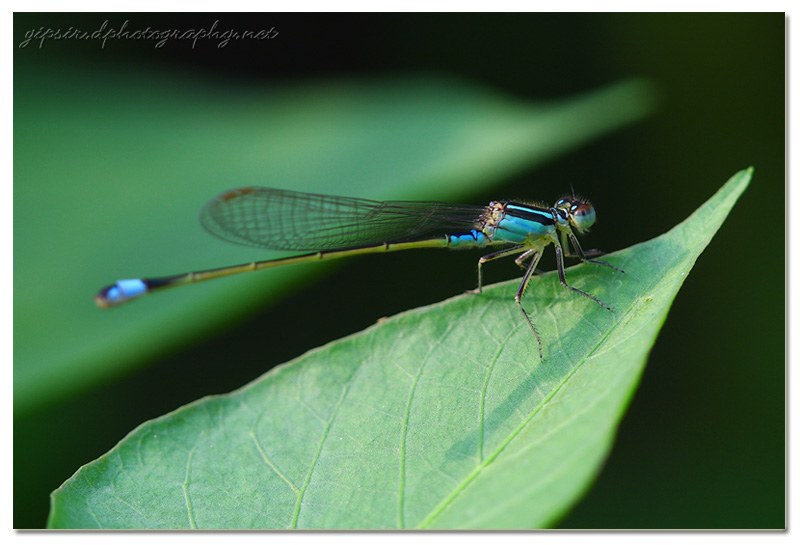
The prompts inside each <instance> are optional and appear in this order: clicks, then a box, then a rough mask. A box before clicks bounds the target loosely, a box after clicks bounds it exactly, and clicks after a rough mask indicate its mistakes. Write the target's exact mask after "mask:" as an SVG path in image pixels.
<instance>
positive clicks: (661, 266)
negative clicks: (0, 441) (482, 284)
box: [49, 169, 752, 529]
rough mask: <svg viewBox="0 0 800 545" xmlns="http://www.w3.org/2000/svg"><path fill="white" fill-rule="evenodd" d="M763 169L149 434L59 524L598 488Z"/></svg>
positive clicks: (476, 516)
mask: <svg viewBox="0 0 800 545" xmlns="http://www.w3.org/2000/svg"><path fill="white" fill-rule="evenodd" d="M751 176H752V169H749V170H745V171H742V172H739V173H738V174H736V175H735V176H734V177H733V178H731V180H730V181H729V182H728V183H727V184H726V185H725V186H724V187H723V188H722V189H721V190H720V191H719V192H718V193H717V194H716V195H715V196H714V197H713V198H712V199H711V200H709V201H708V202H707V203H706V204H704V205H703V206H702V207H701V208H700V209H698V210H697V211H696V212H695V213H694V214H693V215H692V216H691V217H690V218H688V219H687V220H686V221H684V222H683V223H681V224H680V225H678V226H677V227H675V228H674V229H672V230H671V231H670V232H668V233H666V234H665V235H662V236H660V237H658V238H656V239H654V240H651V241H649V242H646V243H643V244H639V245H637V246H634V247H632V248H629V249H627V250H624V251H621V252H618V253H615V254H611V255H609V256H607V257H606V259H607V261H608V262H610V263H613V264H614V265H615V266H617V267H620V268H622V269H624V270H625V271H626V273H625V274H622V273H619V272H616V271H614V270H612V269H609V268H607V267H598V266H595V265H592V264H582V265H579V266H576V267H573V268H571V269H569V270H568V271H567V278H568V280H569V281H570V283H571V284H572V285H574V286H576V287H580V288H582V289H586V290H588V291H590V292H591V293H593V294H594V295H597V296H598V297H600V298H601V299H602V300H603V301H605V302H607V303H609V304H611V305H612V306H613V307H614V311H613V312H609V311H607V310H605V309H603V308H601V307H600V306H599V305H597V304H595V303H594V302H592V301H590V300H588V299H586V298H584V297H580V296H578V295H577V294H575V293H572V292H570V291H568V290H565V289H563V288H562V287H561V286H560V285H559V283H558V279H557V277H556V276H555V275H554V274H552V273H549V274H545V275H542V276H540V277H537V278H535V279H534V280H533V281H532V282H531V284H530V286H529V288H528V295H527V297H526V298H525V300H524V301H525V303H526V305H527V307H528V309H529V310H530V311H531V312H532V316H533V318H534V320H535V322H536V324H537V326H538V328H539V331H540V333H541V336H542V339H543V341H544V346H545V348H544V361H540V360H539V357H538V352H537V345H536V342H535V341H534V338H533V336H532V335H531V332H530V330H529V329H528V326H527V324H526V323H525V322H524V319H523V317H522V315H521V313H520V312H519V310H518V309H517V308H516V305H515V303H514V302H513V294H514V291H515V290H516V287H517V286H516V283H513V282H512V283H504V284H498V285H495V286H492V287H490V288H489V289H487V290H486V291H485V293H484V294H483V295H480V296H477V295H462V296H459V297H455V298H453V299H450V300H447V301H444V302H442V303H440V304H437V305H432V306H430V307H425V308H420V309H416V310H413V311H409V312H406V313H403V314H401V315H398V316H395V317H393V318H389V319H386V320H384V321H382V322H381V323H379V324H377V325H375V326H374V327H371V328H369V329H367V330H366V331H363V332H361V333H358V334H356V335H353V336H351V337H348V338H345V339H341V340H339V341H336V342H333V343H331V344H329V345H327V346H324V347H321V348H319V349H316V350H313V351H311V352H309V353H307V354H306V355H304V356H302V357H300V358H298V359H297V360H295V361H292V362H290V363H287V364H284V365H283V366H281V367H279V368H277V369H275V370H273V371H271V372H269V373H267V374H266V375H264V376H263V377H262V378H260V379H258V380H257V381H255V382H253V383H252V384H250V385H248V386H246V387H244V388H242V389H241V390H239V391H236V392H233V393H231V394H228V395H222V396H215V397H210V398H206V399H202V400H200V401H197V402H195V403H193V404H190V405H188V406H186V407H184V408H181V409H179V410H177V411H175V412H174V413H172V414H169V415H166V416H164V417H162V418H159V419H156V420H154V421H151V422H147V423H145V424H143V425H142V426H140V427H139V428H137V429H136V430H134V431H133V432H132V433H131V434H130V435H129V436H128V437H126V438H125V439H124V440H123V441H122V442H120V443H119V444H118V445H117V446H116V447H114V449H112V450H111V451H110V452H109V453H107V454H106V455H104V456H102V457H101V458H100V459H98V460H96V461H95V462H92V463H90V464H88V465H87V466H85V467H83V468H82V469H80V470H79V471H78V472H77V473H76V474H75V475H74V476H73V477H72V478H70V479H69V480H68V481H67V482H65V483H64V484H63V485H62V486H61V488H59V489H58V490H56V491H55V492H54V493H53V495H52V509H51V514H50V520H49V526H50V527H51V528H351V529H352V528H373V529H376V528H431V529H433V528H450V529H452V528H540V527H547V526H549V525H551V524H553V522H554V521H556V520H557V519H558V518H559V517H561V516H563V515H564V513H565V511H566V510H567V509H568V508H569V507H570V506H571V505H572V504H573V503H574V502H575V501H576V500H577V499H578V498H579V497H580V495H581V494H582V493H583V491H584V490H585V489H586V488H587V487H588V486H589V485H590V483H591V481H592V479H593V477H594V476H595V475H596V473H597V472H598V470H599V468H600V466H601V463H602V461H603V459H604V458H605V456H606V455H607V453H608V451H609V449H610V447H611V444H612V441H613V439H614V434H615V432H616V429H617V426H618V425H619V422H620V419H621V418H622V415H623V412H624V410H625V407H626V405H627V404H628V401H629V400H630V398H631V396H632V394H633V391H634V389H635V387H636V385H637V383H638V380H639V376H640V375H641V373H642V370H643V368H644V365H645V361H646V358H647V354H648V352H649V350H650V348H651V347H652V345H653V343H654V341H655V338H656V335H657V333H658V330H659V329H660V327H661V324H662V323H663V322H664V319H665V317H666V315H667V311H668V310H669V307H670V304H671V302H672V300H673V299H674V297H675V296H676V294H677V292H678V290H679V288H680V286H681V284H682V283H683V281H684V280H685V279H686V276H687V274H688V273H689V271H690V270H691V269H692V267H693V265H694V263H695V261H696V259H697V258H698V256H699V255H700V253H701V252H702V251H703V249H704V248H705V247H706V245H707V244H708V243H709V241H710V240H711V238H712V237H713V235H714V234H715V232H716V231H717V230H718V228H719V227H720V225H721V224H722V222H723V221H724V219H725V217H726V216H727V214H728V212H729V211H730V209H731V208H732V206H733V204H734V203H735V202H736V200H737V198H738V197H739V195H740V194H741V193H742V191H744V189H745V188H746V187H747V184H748V183H749V181H750V178H751Z"/></svg>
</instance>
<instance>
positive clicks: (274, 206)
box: [200, 187, 484, 251]
mask: <svg viewBox="0 0 800 545" xmlns="http://www.w3.org/2000/svg"><path fill="white" fill-rule="evenodd" d="M483 212H484V207H483V206H470V205H462V204H450V203H443V202H435V201H419V202H414V201H384V202H381V201H370V200H366V199H355V198H350V197H331V196H327V195H314V194H311V193H299V192H296V191H286V190H282V189H269V188H265V187H243V188H239V189H233V190H231V191H226V192H225V193H223V194H221V195H219V196H218V197H216V198H215V199H214V200H212V201H211V202H209V203H208V204H207V205H206V206H205V207H204V208H203V211H202V212H201V213H200V223H201V224H202V225H203V227H205V228H206V230H208V231H209V232H210V233H212V234H214V235H216V236H218V237H220V238H222V239H224V240H227V241H230V242H236V243H239V244H247V245H250V246H258V247H260V248H270V249H273V250H292V251H294V250H297V251H315V250H332V249H337V248H339V249H341V248H352V247H358V246H369V245H372V244H380V243H382V242H409V241H413V240H419V239H422V238H425V236H426V235H428V236H431V235H434V234H441V235H444V234H446V233H452V232H460V231H468V230H470V229H473V228H474V227H475V222H476V221H477V220H478V219H479V218H480V216H481V214H483Z"/></svg>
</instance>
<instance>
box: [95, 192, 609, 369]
mask: <svg viewBox="0 0 800 545" xmlns="http://www.w3.org/2000/svg"><path fill="white" fill-rule="evenodd" d="M594 221H595V211H594V208H593V207H592V205H591V204H589V203H588V202H586V201H584V200H581V199H578V198H577V197H575V196H572V197H564V198H562V199H559V200H558V202H556V204H555V205H554V206H553V207H552V208H546V207H541V206H535V205H530V204H521V203H516V202H501V201H493V202H490V203H489V204H488V205H487V206H475V205H464V204H451V203H445V202H434V201H427V202H411V201H385V202H379V201H370V200H365V199H355V198H349V197H331V196H326V195H313V194H309V193H298V192H295V191H285V190H281V189H268V188H262V187H243V188H239V189H233V190H231V191H226V192H225V193H223V194H221V195H219V196H218V197H217V198H215V199H214V200H212V201H211V202H209V203H208V204H207V205H206V206H205V207H204V208H203V211H202V212H201V214H200V222H201V223H202V225H203V227H205V228H206V229H207V230H208V231H209V232H210V233H212V234H214V235H216V236H218V237H220V238H222V239H224V240H227V241H231V242H236V243H239V244H247V245H251V246H256V247H259V248H269V249H272V250H288V251H308V252H312V253H307V254H303V255H299V256H294V257H284V258H280V259H273V260H269V261H254V262H251V263H246V264H243V265H236V266H232V267H222V268H219V269H211V270H207V271H199V272H190V273H186V274H179V275H175V276H166V277H162V278H137V279H130V280H120V281H119V282H117V283H116V284H113V285H111V286H108V287H106V288H103V289H102V290H101V291H100V293H98V294H97V296H96V297H95V302H96V303H97V305H98V306H99V307H102V308H108V307H114V306H118V305H121V304H123V303H126V302H128V301H130V300H132V299H135V298H137V297H140V296H142V295H144V294H145V293H150V292H153V291H158V290H162V289H165V288H170V287H174V286H180V285H183V284H191V283H194V282H202V281H204V280H211V279H212V278H218V277H221V276H227V275H230V274H237V273H242V272H247V271H255V270H259V269H267V268H270V267H278V266H280V265H290V264H293V263H304V262H306V261H316V260H320V259H329V258H334V257H345V256H351V255H359V254H368V253H376V252H393V251H397V250H410V249H413V248H473V247H477V248H482V247H485V246H495V245H505V246H507V247H506V248H504V249H502V250H500V251H499V252H495V253H492V254H489V255H486V256H483V257H481V258H480V259H479V260H478V287H477V289H476V290H474V292H473V293H480V292H481V289H482V288H483V264H484V263H486V262H488V261H492V260H494V259H498V258H501V257H508V256H513V255H517V254H519V255H518V256H517V258H516V259H515V260H514V262H515V263H516V264H517V265H519V266H520V267H522V268H524V269H525V274H524V276H523V277H522V282H521V283H520V286H519V289H518V290H517V294H516V295H515V296H514V300H515V301H516V302H517V304H518V305H519V308H520V310H522V314H523V315H524V316H525V320H526V321H527V322H528V325H529V326H530V327H531V330H532V331H533V334H534V336H535V337H536V340H537V342H538V343H539V357H540V358H541V357H542V341H541V338H540V337H539V332H538V331H537V330H536V327H535V326H534V325H533V321H531V318H530V316H529V315H528V313H527V312H526V311H525V308H524V307H523V306H522V295H523V294H524V293H525V288H526V287H527V286H528V282H529V281H530V279H531V275H532V274H533V273H534V271H536V270H537V269H536V266H537V265H538V263H539V259H540V258H541V257H542V253H543V252H544V250H545V248H547V246H549V245H550V244H551V243H552V244H553V245H554V246H555V248H556V264H557V267H558V278H559V280H560V282H561V285H563V286H564V287H566V288H569V289H570V290H572V291H574V292H577V293H579V294H581V295H583V296H585V297H588V298H589V299H592V300H593V301H595V302H597V303H598V304H599V305H601V306H602V307H603V308H606V309H608V310H611V307H609V306H608V305H606V304H605V303H603V302H602V301H600V299H598V298H597V297H595V296H594V295H590V294H588V293H586V292H585V291H582V290H580V289H578V288H576V287H573V286H570V285H569V284H567V280H566V277H565V275H564V258H565V257H576V258H578V259H580V260H582V261H588V262H590V263H596V264H598V265H605V266H607V267H611V268H612V269H615V270H617V271H620V272H623V271H621V270H620V269H617V268H616V267H614V266H613V265H609V264H608V263H604V262H602V261H597V260H594V259H589V257H594V256H597V255H600V254H601V253H602V252H599V251H598V250H587V251H584V250H582V249H581V246H580V244H579V243H578V239H577V238H576V237H575V234H574V232H578V233H581V232H583V231H585V230H586V229H588V228H589V227H591V226H592V224H593V223H594ZM573 231H574V232H573ZM570 244H572V247H573V248H574V249H575V254H572V253H570V251H569V245H570ZM526 260H529V261H528V263H525V261H526Z"/></svg>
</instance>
